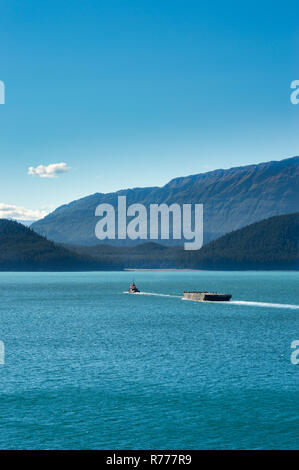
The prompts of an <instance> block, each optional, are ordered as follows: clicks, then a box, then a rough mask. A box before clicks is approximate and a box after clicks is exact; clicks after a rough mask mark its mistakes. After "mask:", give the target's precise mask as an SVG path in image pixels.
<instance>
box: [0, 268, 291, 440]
mask: <svg viewBox="0 0 299 470" xmlns="http://www.w3.org/2000/svg"><path fill="white" fill-rule="evenodd" d="M134 277H135V281H136V283H137V285H138V286H139V287H140V289H142V290H143V291H146V292H148V293H154V294H159V293H160V294H165V296H159V295H129V294H125V293H124V291H125V290H126V289H127V288H128V284H129V282H130V281H131V278H132V273H126V272H123V273H1V274H0V293H1V305H0V340H2V341H3V342H4V344H5V353H6V354H5V364H4V365H1V366H0V378H1V380H0V393H1V395H0V448H1V449H113V448H115V449H295V448H298V415H299V413H298V411H299V404H298V385H299V364H298V365H293V364H292V363H291V361H290V356H291V352H292V350H291V348H290V344H291V342H292V341H293V340H296V339H298V340H299V292H298V281H299V273H295V272H293V273H291V272H290V273H278V272H276V273H261V272H259V273H257V272H234V273H230V272H137V273H134ZM184 289H186V290H192V289H201V290H218V291H223V292H230V293H232V294H233V301H234V302H232V303H229V304H226V303H223V304H215V303H196V302H191V301H182V300H181V293H182V291H183V290H184ZM259 302H261V303H262V302H263V303H264V304H261V303H259ZM281 304H287V305H288V307H285V306H284V305H281Z"/></svg>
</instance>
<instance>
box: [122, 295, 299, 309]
mask: <svg viewBox="0 0 299 470" xmlns="http://www.w3.org/2000/svg"><path fill="white" fill-rule="evenodd" d="M123 293H124V294H129V292H127V291H125V292H123ZM132 295H154V296H156V297H172V298H175V299H181V300H187V301H188V300H189V301H190V302H195V301H193V300H190V299H185V298H184V297H182V296H181V295H171V294H158V293H156V292H137V293H135V294H132ZM197 303H199V304H200V303H205V304H207V303H208V304H215V303H216V304H225V305H244V306H246V307H267V308H288V309H292V310H299V305H293V304H275V303H272V302H252V301H247V300H230V301H228V302H215V301H205V302H197Z"/></svg>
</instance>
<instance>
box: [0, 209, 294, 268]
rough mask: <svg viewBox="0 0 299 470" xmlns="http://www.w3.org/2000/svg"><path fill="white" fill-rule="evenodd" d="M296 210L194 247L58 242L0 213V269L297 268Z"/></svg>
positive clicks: (151, 243) (154, 244)
mask: <svg viewBox="0 0 299 470" xmlns="http://www.w3.org/2000/svg"><path fill="white" fill-rule="evenodd" d="M298 240H299V212H297V213H295V214H288V215H281V216H275V217H271V218H269V219H266V220H263V221H260V222H256V223H253V224H251V225H249V226H247V227H244V228H242V229H239V230H236V231H233V232H231V233H229V234H226V235H224V236H222V237H220V238H219V239H217V240H214V241H212V242H210V243H208V244H207V245H205V246H203V248H202V249H201V250H198V251H185V250H184V249H183V248H182V247H168V246H165V245H160V244H158V243H153V242H150V243H144V244H141V245H138V246H136V247H117V246H116V247H115V246H109V245H103V244H99V245H95V246H75V245H67V246H64V245H60V244H57V243H54V242H52V241H49V240H47V239H46V238H45V237H43V236H41V235H38V234H37V233H35V232H34V231H33V230H31V229H30V228H28V227H25V226H24V225H22V224H19V223H17V222H13V221H10V220H6V219H0V271H90V270H95V271H100V270H123V269H127V268H131V269H136V268H138V269H144V268H148V269H153V268H156V269H162V268H163V269H165V268H167V269H171V268H172V269H173V268H174V269H242V270H243V269H298V268H299V250H298Z"/></svg>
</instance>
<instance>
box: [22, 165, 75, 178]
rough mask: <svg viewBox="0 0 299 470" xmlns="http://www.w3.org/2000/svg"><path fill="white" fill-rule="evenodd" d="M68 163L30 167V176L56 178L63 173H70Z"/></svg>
mask: <svg viewBox="0 0 299 470" xmlns="http://www.w3.org/2000/svg"><path fill="white" fill-rule="evenodd" d="M69 169H70V168H69V167H68V166H67V164H66V163H51V164H50V165H38V166H37V167H35V168H34V166H30V167H29V168H28V175H38V176H39V177H40V178H56V177H57V176H58V175H59V174H61V173H66V172H67V171H69Z"/></svg>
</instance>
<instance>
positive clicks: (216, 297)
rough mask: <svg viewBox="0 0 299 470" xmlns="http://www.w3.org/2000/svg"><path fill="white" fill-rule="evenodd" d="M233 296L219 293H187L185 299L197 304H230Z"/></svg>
mask: <svg viewBox="0 0 299 470" xmlns="http://www.w3.org/2000/svg"><path fill="white" fill-rule="evenodd" d="M231 297H232V296H231V294H221V293H218V292H206V291H202V292H201V291H185V292H184V299H186V300H195V301H197V302H228V301H229V300H230V299H231Z"/></svg>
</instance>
